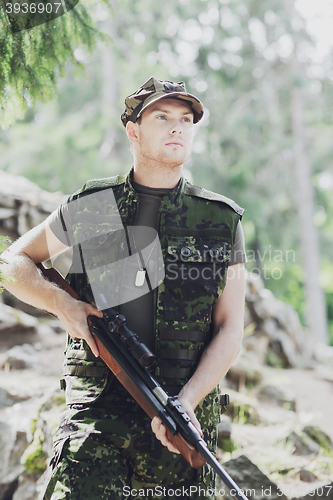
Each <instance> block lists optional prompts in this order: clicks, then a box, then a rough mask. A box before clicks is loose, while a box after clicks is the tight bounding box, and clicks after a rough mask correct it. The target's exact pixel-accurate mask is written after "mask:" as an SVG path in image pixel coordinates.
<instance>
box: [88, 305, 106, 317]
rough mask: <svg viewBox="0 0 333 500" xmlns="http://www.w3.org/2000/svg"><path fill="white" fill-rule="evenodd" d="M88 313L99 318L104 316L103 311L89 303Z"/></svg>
mask: <svg viewBox="0 0 333 500" xmlns="http://www.w3.org/2000/svg"><path fill="white" fill-rule="evenodd" d="M87 314H88V315H91V316H97V317H98V318H103V312H102V311H99V310H98V309H96V307H94V306H92V305H87Z"/></svg>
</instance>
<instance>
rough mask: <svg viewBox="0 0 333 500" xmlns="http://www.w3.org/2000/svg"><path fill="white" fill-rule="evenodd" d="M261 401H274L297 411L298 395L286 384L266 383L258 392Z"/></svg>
mask: <svg viewBox="0 0 333 500" xmlns="http://www.w3.org/2000/svg"><path fill="white" fill-rule="evenodd" d="M257 397H258V399H259V401H261V402H266V403H267V402H270V403H274V404H276V405H278V406H281V407H282V408H285V409H286V410H291V411H296V397H295V394H294V393H293V391H292V389H291V388H290V387H289V386H287V385H284V384H279V385H275V384H266V385H265V386H264V387H262V388H261V389H260V390H259V391H258V392H257Z"/></svg>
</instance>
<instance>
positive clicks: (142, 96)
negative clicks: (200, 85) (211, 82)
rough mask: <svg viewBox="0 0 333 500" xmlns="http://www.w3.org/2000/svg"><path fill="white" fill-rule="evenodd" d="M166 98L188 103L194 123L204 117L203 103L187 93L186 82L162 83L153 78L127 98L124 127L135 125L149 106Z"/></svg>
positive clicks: (122, 116)
mask: <svg viewBox="0 0 333 500" xmlns="http://www.w3.org/2000/svg"><path fill="white" fill-rule="evenodd" d="M165 97H171V98H173V99H181V100H183V101H185V102H187V103H188V104H189V105H190V106H191V108H192V111H193V122H194V123H197V122H198V121H199V120H201V118H202V117H203V114H204V108H203V105H202V103H201V102H200V100H199V99H198V98H197V97H195V96H194V95H192V94H189V93H188V92H186V87H185V83H184V82H178V83H175V82H169V81H161V80H157V78H155V77H154V76H152V77H151V78H149V80H147V81H146V82H145V83H144V84H143V85H142V86H141V87H140V88H139V89H138V90H136V91H135V92H134V93H133V94H131V95H129V96H128V97H126V99H125V111H124V112H123V114H122V115H121V121H122V122H123V125H124V126H126V124H127V122H128V121H132V122H134V123H135V122H136V121H137V119H138V118H139V117H140V116H141V114H142V113H143V111H144V110H145V109H146V108H147V107H148V106H150V105H151V104H153V103H154V102H156V101H158V100H160V99H164V98H165Z"/></svg>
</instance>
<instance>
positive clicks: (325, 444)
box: [303, 425, 333, 452]
mask: <svg viewBox="0 0 333 500" xmlns="http://www.w3.org/2000/svg"><path fill="white" fill-rule="evenodd" d="M303 432H305V434H307V435H308V436H309V437H310V438H311V439H312V441H314V442H315V443H317V444H318V445H319V446H320V447H321V448H323V449H324V450H326V451H328V452H329V451H331V450H333V442H332V440H331V438H330V437H329V436H328V434H326V432H324V431H322V430H321V429H320V428H319V427H316V426H314V425H307V426H306V427H304V429H303Z"/></svg>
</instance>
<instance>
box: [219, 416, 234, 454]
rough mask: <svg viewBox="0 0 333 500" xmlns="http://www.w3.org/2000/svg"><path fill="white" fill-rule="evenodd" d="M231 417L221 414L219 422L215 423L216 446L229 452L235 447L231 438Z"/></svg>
mask: <svg viewBox="0 0 333 500" xmlns="http://www.w3.org/2000/svg"><path fill="white" fill-rule="evenodd" d="M231 426H232V423H231V418H230V417H228V416H227V415H221V422H220V423H219V424H218V425H217V446H218V447H219V448H221V449H222V450H224V451H227V452H229V453H231V452H233V451H234V450H235V449H236V445H235V443H234V442H233V441H232V439H231Z"/></svg>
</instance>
